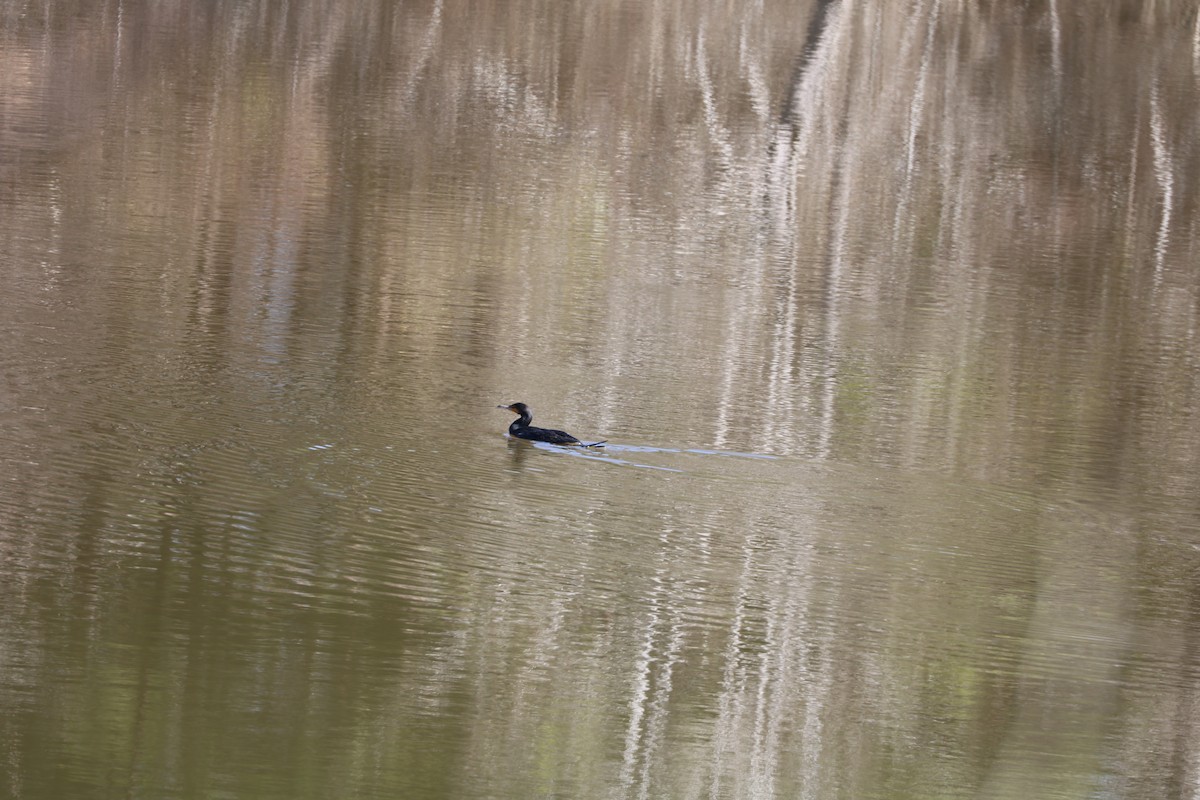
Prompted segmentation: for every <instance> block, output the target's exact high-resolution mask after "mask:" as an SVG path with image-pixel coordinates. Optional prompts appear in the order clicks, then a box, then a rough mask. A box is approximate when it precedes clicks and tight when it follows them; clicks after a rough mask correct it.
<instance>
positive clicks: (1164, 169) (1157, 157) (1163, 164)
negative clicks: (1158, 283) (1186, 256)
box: [1150, 80, 1175, 280]
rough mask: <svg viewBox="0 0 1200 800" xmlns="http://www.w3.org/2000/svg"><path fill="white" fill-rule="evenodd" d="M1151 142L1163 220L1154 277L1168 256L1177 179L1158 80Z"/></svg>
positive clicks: (1153, 98)
mask: <svg viewBox="0 0 1200 800" xmlns="http://www.w3.org/2000/svg"><path fill="white" fill-rule="evenodd" d="M1150 144H1151V145H1152V147H1153V152H1154V177H1155V178H1156V179H1157V180H1158V185H1159V188H1160V189H1161V190H1162V220H1161V221H1160V222H1159V224H1158V241H1157V242H1155V244H1154V278H1155V280H1158V279H1159V278H1161V277H1162V269H1163V261H1164V259H1165V258H1166V256H1167V238H1168V237H1169V235H1170V233H1171V205H1172V204H1173V203H1174V200H1175V180H1174V177H1173V176H1172V173H1171V153H1170V151H1169V150H1167V137H1166V134H1165V133H1164V132H1163V118H1162V105H1161V104H1160V103H1159V101H1158V81H1157V80H1155V81H1154V84H1153V86H1151V89H1150Z"/></svg>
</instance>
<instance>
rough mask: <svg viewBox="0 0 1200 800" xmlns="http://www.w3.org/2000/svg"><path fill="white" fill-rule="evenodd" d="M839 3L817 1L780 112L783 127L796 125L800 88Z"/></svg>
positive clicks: (825, 0) (830, 0)
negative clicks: (830, 17) (832, 8)
mask: <svg viewBox="0 0 1200 800" xmlns="http://www.w3.org/2000/svg"><path fill="white" fill-rule="evenodd" d="M837 2H838V0H817V10H816V12H815V13H814V14H813V17H812V19H810V20H809V21H808V35H807V36H805V38H804V47H803V48H801V50H800V55H799V57H798V58H797V59H796V66H795V67H794V68H793V69H792V80H791V81H790V82H789V83H788V94H787V100H785V101H784V104H783V108H782V109H780V112H779V122H780V123H781V124H783V125H794V124H795V121H796V106H797V98H798V97H799V95H800V86H801V85H802V84H803V83H804V76H805V75H806V74H808V65H809V62H811V61H812V57H813V53H815V52H816V50H817V43H818V42H820V41H821V35H822V34H823V33H825V28H826V27H827V26H828V24H829V9H830V7H831V6H833V5H835V4H836V3H837Z"/></svg>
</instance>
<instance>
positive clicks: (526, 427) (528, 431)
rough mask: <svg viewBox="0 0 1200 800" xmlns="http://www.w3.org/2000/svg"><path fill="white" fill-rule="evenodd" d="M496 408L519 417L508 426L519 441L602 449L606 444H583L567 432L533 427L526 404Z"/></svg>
mask: <svg viewBox="0 0 1200 800" xmlns="http://www.w3.org/2000/svg"><path fill="white" fill-rule="evenodd" d="M496 408H507V409H508V410H509V411H511V412H513V413H514V414H516V415H517V417H518V418H517V419H515V420H513V423H512V424H511V425H509V426H508V433H509V435H511V436H515V437H517V438H518V439H529V440H531V441H534V442H549V443H550V444H577V445H579V446H580V447H601V446H602V445H603V444H604V442H589V443H584V442H581V441H579V440H578V439H576V438H575V437H574V436H572V435H571V434H569V433H567V432H566V431H556V430H552V429H550V428H535V427H533V426H532V425H530V424H529V423H531V422H533V413H532V412H531V411H530V410H529V406H527V405H525V404H524V403H512V404H511V405H507V406H496ZM605 441H607V440H605Z"/></svg>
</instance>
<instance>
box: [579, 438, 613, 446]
mask: <svg viewBox="0 0 1200 800" xmlns="http://www.w3.org/2000/svg"><path fill="white" fill-rule="evenodd" d="M607 441H608V439H604V440H603V441H599V442H580V443H579V446H580V447H604V445H605V443H606V442H607Z"/></svg>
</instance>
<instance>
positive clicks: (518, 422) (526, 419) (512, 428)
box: [508, 411, 533, 433]
mask: <svg viewBox="0 0 1200 800" xmlns="http://www.w3.org/2000/svg"><path fill="white" fill-rule="evenodd" d="M530 422H533V414H530V413H529V412H528V411H522V412H521V416H520V418H519V419H514V420H513V421H512V424H511V425H509V426H508V432H509V433H514V432H516V431H519V430H521V429H522V428H528V427H529V423H530Z"/></svg>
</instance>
